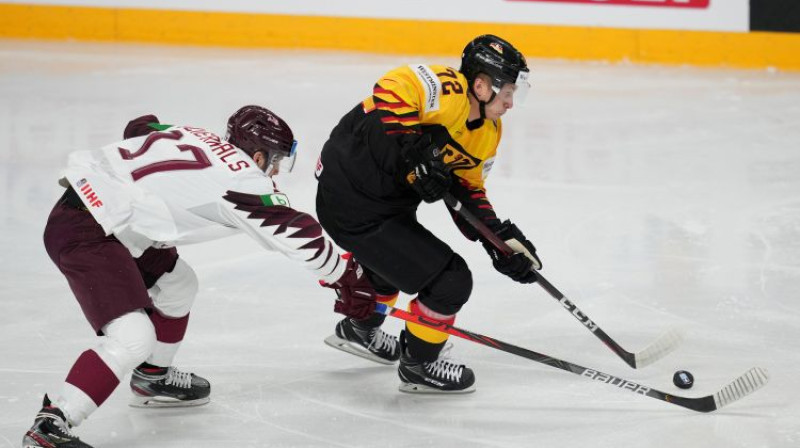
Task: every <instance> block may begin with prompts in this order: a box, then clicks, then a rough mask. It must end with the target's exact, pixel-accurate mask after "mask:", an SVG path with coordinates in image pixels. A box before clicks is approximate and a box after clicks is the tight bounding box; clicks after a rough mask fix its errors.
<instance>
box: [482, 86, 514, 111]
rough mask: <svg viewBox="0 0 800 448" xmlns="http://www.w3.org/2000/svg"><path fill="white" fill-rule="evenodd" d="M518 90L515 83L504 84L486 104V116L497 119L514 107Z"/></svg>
mask: <svg viewBox="0 0 800 448" xmlns="http://www.w3.org/2000/svg"><path fill="white" fill-rule="evenodd" d="M516 90H517V86H516V85H514V84H505V85H503V87H502V88H500V91H499V92H497V94H496V95H495V97H494V99H493V100H492V101H491V102H490V103H489V104H487V105H486V118H488V119H490V120H497V119H498V118H500V117H502V116H503V115H504V114H505V113H506V112H508V110H509V109H511V108H512V107H514V92H515V91H516Z"/></svg>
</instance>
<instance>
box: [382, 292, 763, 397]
mask: <svg viewBox="0 0 800 448" xmlns="http://www.w3.org/2000/svg"><path fill="white" fill-rule="evenodd" d="M375 311H376V312H378V313H381V314H384V315H386V316H393V317H395V318H398V319H401V320H404V321H406V322H413V323H416V324H419V325H423V326H425V327H428V328H431V329H433V330H436V331H440V332H442V333H447V334H450V335H453V336H457V337H459V338H463V339H466V340H468V341H472V342H475V343H478V344H481V345H485V346H487V347H491V348H494V349H497V350H501V351H504V352H506V353H511V354H512V355H517V356H521V357H523V358H526V359H530V360H532V361H536V362H539V363H542V364H547V365H548V366H551V367H555V368H557V369H561V370H566V371H567V372H571V373H574V374H576V375H580V376H583V377H586V378H589V379H593V380H595V381H600V382H602V383H606V384H610V385H612V386H616V387H617V388H619V389H622V390H627V391H630V392H633V393H637V394H640V395H646V396H648V397H651V398H655V399H658V400H661V401H666V402H667V403H672V404H675V405H678V406H682V407H684V408H687V409H691V410H693V411H697V412H712V411H715V410H717V409H720V408H721V407H723V406H727V405H729V404H731V403H733V402H734V401H737V400H739V399H741V398H744V397H745V396H747V395H750V394H752V393H753V392H755V391H756V390H758V389H760V388H761V387H763V386H764V385H765V384H767V382H768V381H769V374H768V373H767V370H766V369H763V368H760V367H753V368H752V369H750V370H748V371H747V372H745V373H744V374H743V375H742V376H740V377H738V378H736V379H735V380H733V382H731V383H730V384H728V385H727V386H725V387H723V388H722V389H720V390H719V391H718V392H717V393H715V394H713V395H708V396H705V397H697V398H687V397H679V396H677V395H671V394H668V393H666V392H661V391H660V390H656V389H653V388H652V387H648V386H643V385H641V384H638V383H635V382H633V381H629V380H626V379H623V378H619V377H616V376H614V375H609V374H607V373H603V372H601V371H599V370H596V369H590V368H587V367H583V366H579V365H577V364H573V363H571V362H568V361H563V360H560V359H557V358H553V357H551V356H547V355H543V354H541V353H537V352H534V351H532V350H528V349H525V348H522V347H518V346H516V345H512V344H509V343H507V342H503V341H499V340H497V339H494V338H490V337H488V336H484V335H481V334H478V333H473V332H471V331H467V330H464V329H461V328H458V327H454V326H452V325H450V324H447V323H444V322H441V321H438V320H435V319H431V318H428V317H423V316H419V315H417V314H413V313H410V312H408V311H403V310H401V309H398V308H394V307H391V306H388V305H386V304H383V303H378V304H376V307H375Z"/></svg>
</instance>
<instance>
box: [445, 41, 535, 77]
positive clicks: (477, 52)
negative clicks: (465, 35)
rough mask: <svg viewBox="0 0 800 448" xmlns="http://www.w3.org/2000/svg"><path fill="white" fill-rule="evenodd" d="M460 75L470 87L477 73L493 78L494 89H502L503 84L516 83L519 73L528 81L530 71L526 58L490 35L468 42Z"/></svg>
mask: <svg viewBox="0 0 800 448" xmlns="http://www.w3.org/2000/svg"><path fill="white" fill-rule="evenodd" d="M460 71H461V73H463V74H464V76H465V77H466V78H467V81H469V83H470V85H472V83H473V81H475V77H476V76H478V73H485V74H486V75H488V76H489V77H491V78H492V86H493V87H494V88H495V89H500V88H501V87H503V85H504V84H508V83H510V84H516V83H517V81H518V80H519V75H520V72H523V76H524V77H525V79H526V82H527V74H528V73H529V72H530V70H529V69H528V63H527V62H526V61H525V56H523V55H522V53H520V52H519V50H517V49H516V48H514V46H513V45H511V44H510V43H508V42H507V41H505V40H503V39H501V38H499V37H497V36H494V35H491V34H484V35H483V36H478V37H476V38H475V39H473V40H472V42H470V43H468V44H467V46H466V47H465V48H464V52H463V53H461V69H460Z"/></svg>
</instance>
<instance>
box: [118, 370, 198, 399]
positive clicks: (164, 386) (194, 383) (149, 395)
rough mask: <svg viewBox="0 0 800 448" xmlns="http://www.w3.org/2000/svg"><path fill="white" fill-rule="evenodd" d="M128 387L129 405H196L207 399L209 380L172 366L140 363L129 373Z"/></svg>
mask: <svg viewBox="0 0 800 448" xmlns="http://www.w3.org/2000/svg"><path fill="white" fill-rule="evenodd" d="M131 390H132V391H133V398H132V399H131V402H130V405H131V406H133V407H136V408H169V407H183V406H199V405H201V404H206V403H208V401H209V398H208V395H209V394H210V393H211V384H209V382H208V381H207V380H206V379H205V378H201V377H199V376H197V375H195V374H194V373H189V372H181V371H180V370H178V369H176V368H175V367H145V366H139V367H137V368H136V369H134V371H133V375H132V376H131Z"/></svg>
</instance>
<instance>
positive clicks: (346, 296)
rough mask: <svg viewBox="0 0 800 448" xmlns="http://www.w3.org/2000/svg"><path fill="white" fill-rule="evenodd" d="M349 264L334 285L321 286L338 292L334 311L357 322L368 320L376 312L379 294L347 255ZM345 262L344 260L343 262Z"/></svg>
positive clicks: (345, 257) (346, 258) (362, 270)
mask: <svg viewBox="0 0 800 448" xmlns="http://www.w3.org/2000/svg"><path fill="white" fill-rule="evenodd" d="M342 258H344V259H345V260H347V261H346V263H347V267H346V268H345V271H344V274H342V276H341V277H340V278H339V280H337V281H336V282H334V283H331V284H328V283H324V282H322V281H320V285H322V286H324V287H326V288H331V289H335V290H336V295H337V298H336V303H335V304H334V306H333V311H334V312H336V313H339V314H344V315H345V316H347V317H351V318H353V319H356V320H362V319H366V318H368V317H369V316H371V315H372V313H373V311H375V302H376V300H377V297H378V295H377V293H376V292H375V288H374V287H373V286H372V284H371V283H370V282H369V280H367V276H366V275H365V273H364V269H362V268H361V266H360V265H359V264H358V262H357V261H356V260H355V259H354V258H353V257H352V255H351V254H349V253H348V254H345V255H344V256H343V257H342ZM343 261H344V260H343Z"/></svg>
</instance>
